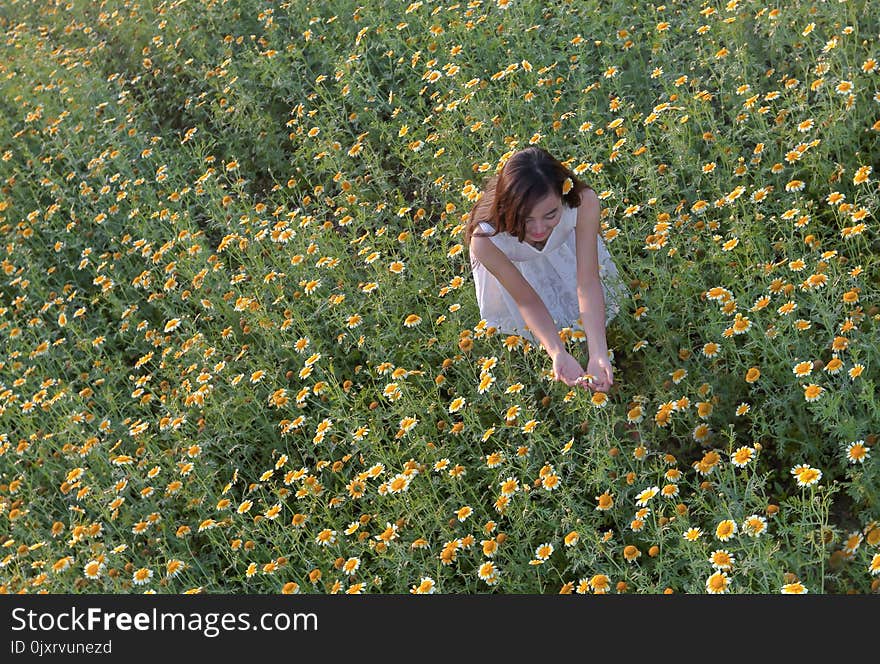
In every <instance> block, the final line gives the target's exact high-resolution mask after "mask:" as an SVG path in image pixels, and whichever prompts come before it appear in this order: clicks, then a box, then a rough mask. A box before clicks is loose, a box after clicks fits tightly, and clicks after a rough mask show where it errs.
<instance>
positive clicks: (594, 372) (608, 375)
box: [583, 357, 614, 392]
mask: <svg viewBox="0 0 880 664" xmlns="http://www.w3.org/2000/svg"><path fill="white" fill-rule="evenodd" d="M587 373H588V374H589V375H591V376H592V377H593V380H592V382H590V383H587V381H586V380H585V381H583V382H584V384H586V385H588V386H589V388H590V389H592V390H594V391H596V392H607V391H608V390H610V389H611V386H612V385H614V370H613V369H612V368H611V362H609V360H608V358H607V357H591V358H590V361H589V362H588V363H587Z"/></svg>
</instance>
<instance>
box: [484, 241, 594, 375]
mask: <svg viewBox="0 0 880 664" xmlns="http://www.w3.org/2000/svg"><path fill="white" fill-rule="evenodd" d="M470 250H471V255H472V256H473V257H474V258H476V259H477V260H478V261H480V263H482V264H483V265H484V266H485V267H486V269H487V270H488V271H489V272H490V273H491V274H492V275H494V276H495V278H496V279H498V283H500V284H501V285H502V286H503V287H504V289H505V290H506V291H507V292H508V293H510V296H511V297H512V298H513V300H514V302H516V306H517V308H518V309H519V312H520V315H521V316H522V317H523V320H524V321H525V323H526V325H527V326H528V328H529V331H531V333H532V334H533V335H534V336H535V338H536V339H537V340H538V341H539V342H540V343H541V345H542V346H543V347H544V349H545V350H546V351H547V354H548V355H549V356H550V357H551V358H552V360H553V370H554V373H555V378H556V379H557V380H561V381H562V382H564V383H565V384H566V385H574V384H575V382H576V381H577V379H578V378H580V376H581V375H583V368H582V367H581V365H580V363H578V361H577V360H576V359H575V358H574V357H572V356H571V355H570V354H569V353H568V352H567V351H566V350H565V346H564V345H563V343H562V340H561V339H560V338H559V333H558V332H557V330H556V324H555V323H554V322H553V318H552V316H550V312H549V311H548V310H547V305H545V304H544V301H543V300H542V299H541V297H540V296H539V295H538V294H537V293H536V292H535V289H534V288H532V286H531V284H529V282H528V281H527V280H526V278H525V277H523V275H522V273H520V271H519V270H517V269H516V266H514V264H513V262H511V260H510V259H509V258H508V257H507V256H505V255H504V252H502V251H501V250H500V249H499V248H498V247H496V246H495V244H494V243H493V242H492V241H491V240H490V239H489V238H488V237H480V236H474V237H473V238H471V247H470Z"/></svg>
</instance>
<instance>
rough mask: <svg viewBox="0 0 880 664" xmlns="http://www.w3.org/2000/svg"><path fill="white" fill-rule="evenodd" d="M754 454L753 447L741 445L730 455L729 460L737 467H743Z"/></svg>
mask: <svg viewBox="0 0 880 664" xmlns="http://www.w3.org/2000/svg"><path fill="white" fill-rule="evenodd" d="M754 456H755V448H753V447H747V446H743V447H740V448H739V449H738V450H736V452H734V453H733V454H732V455H731V456H730V462H731V463H732V464H733V465H734V466H736V467H737V468H745V466H747V465H748V463H749V461H751V460H752V459H753V458H754Z"/></svg>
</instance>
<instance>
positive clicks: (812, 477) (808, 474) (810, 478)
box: [791, 464, 822, 486]
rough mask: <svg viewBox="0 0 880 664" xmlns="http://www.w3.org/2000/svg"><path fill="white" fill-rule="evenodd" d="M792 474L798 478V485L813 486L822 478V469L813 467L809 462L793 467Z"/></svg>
mask: <svg viewBox="0 0 880 664" xmlns="http://www.w3.org/2000/svg"><path fill="white" fill-rule="evenodd" d="M791 474H792V475H793V476H794V477H795V478H797V485H798V486H812V485H813V484H816V482H818V481H819V480H820V479H822V471H821V470H819V469H817V468H811V467H810V466H808V465H807V464H800V465H797V466H795V467H794V468H792V469H791Z"/></svg>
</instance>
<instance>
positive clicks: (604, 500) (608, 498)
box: [596, 491, 614, 512]
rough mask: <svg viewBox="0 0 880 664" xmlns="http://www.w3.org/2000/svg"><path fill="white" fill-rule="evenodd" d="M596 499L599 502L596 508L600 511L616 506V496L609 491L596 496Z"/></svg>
mask: <svg viewBox="0 0 880 664" xmlns="http://www.w3.org/2000/svg"><path fill="white" fill-rule="evenodd" d="M596 501H597V503H598V504H597V505H596V509H597V510H598V511H600V512H604V511H606V510H610V509H611V508H612V507H614V497H613V496H612V495H611V494H610V493H608V492H607V491H606V492H605V493H603V494H602V495H600V496H596Z"/></svg>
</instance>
